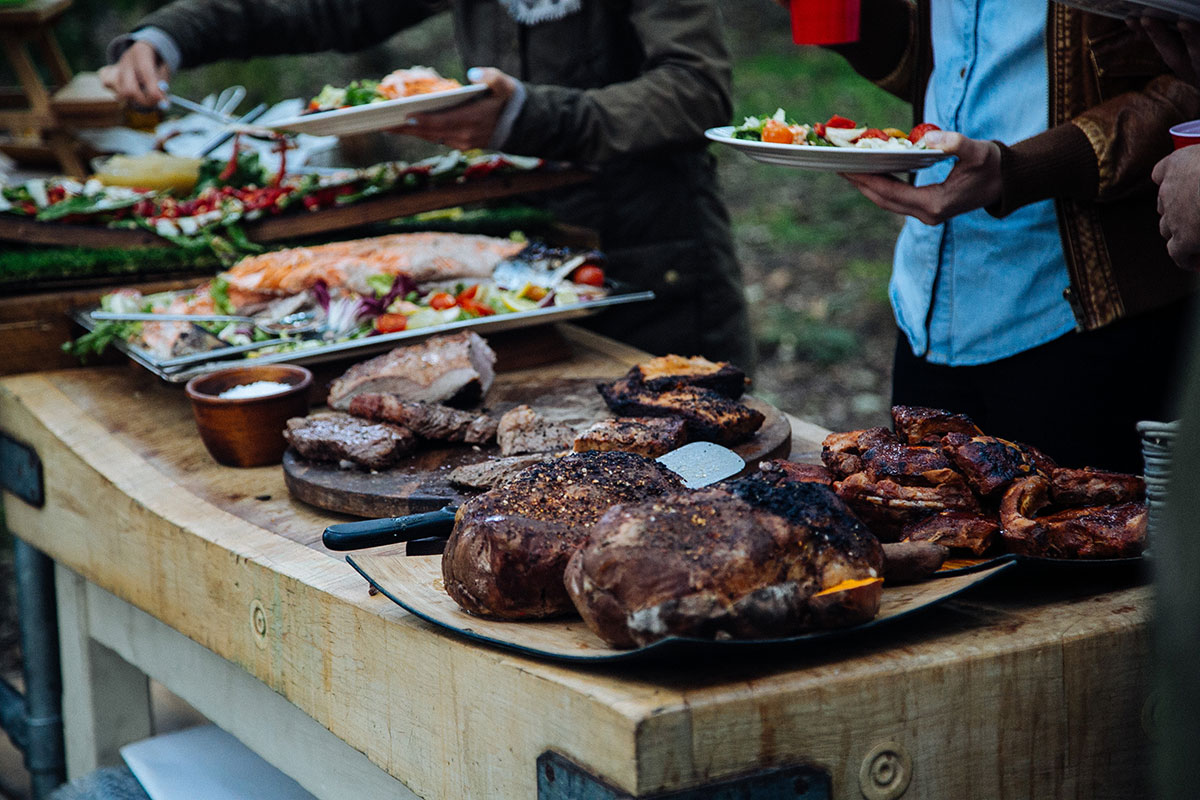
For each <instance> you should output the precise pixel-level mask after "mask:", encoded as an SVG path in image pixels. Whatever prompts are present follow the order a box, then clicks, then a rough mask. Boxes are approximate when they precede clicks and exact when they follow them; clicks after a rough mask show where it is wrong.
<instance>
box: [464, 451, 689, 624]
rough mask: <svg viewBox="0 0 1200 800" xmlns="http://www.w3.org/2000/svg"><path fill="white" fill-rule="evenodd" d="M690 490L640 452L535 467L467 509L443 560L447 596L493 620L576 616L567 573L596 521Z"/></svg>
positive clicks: (591, 455)
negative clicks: (624, 506) (623, 506)
mask: <svg viewBox="0 0 1200 800" xmlns="http://www.w3.org/2000/svg"><path fill="white" fill-rule="evenodd" d="M682 489H683V484H682V483H681V482H680V480H679V477H678V476H677V475H676V474H675V473H673V472H671V470H669V469H667V468H666V467H664V466H663V465H662V464H659V463H658V462H657V461H654V460H653V459H648V458H643V457H642V456H638V455H634V454H633V453H622V452H609V453H604V452H590V453H573V454H571V455H568V456H566V457H564V458H560V459H553V460H550V461H545V462H542V463H539V464H535V465H533V466H531V467H528V468H526V469H525V470H523V471H522V472H520V473H519V474H518V475H517V476H516V477H514V478H513V479H512V480H510V481H508V482H507V483H505V484H503V485H501V486H498V487H496V488H495V489H492V490H490V491H487V492H485V493H483V494H481V495H479V496H477V497H473V498H471V499H470V500H468V501H467V502H465V503H463V505H462V506H460V507H459V510H458V514H457V517H456V519H455V522H454V530H453V531H452V532H451V534H450V539H449V541H448V542H447V543H446V550H445V553H444V554H443V556H442V576H443V578H444V580H445V584H446V591H447V592H448V593H449V595H450V596H451V597H452V598H453V599H454V601H455V602H457V603H458V604H459V605H460V606H461V607H462V608H463V609H464V610H466V611H468V612H470V613H472V614H478V615H480V616H485V617H495V618H498V619H537V618H541V617H550V616H555V615H558V614H563V613H566V612H569V611H571V610H572V608H573V606H572V604H571V600H570V598H569V597H568V596H567V591H566V589H565V587H564V586H563V570H565V569H566V566H567V560H568V559H569V558H570V557H571V555H572V554H573V553H574V552H575V551H576V550H577V549H578V548H579V547H580V546H581V545H582V544H583V543H584V542H585V541H586V540H587V537H588V535H589V533H590V531H591V529H592V526H593V525H594V524H595V523H596V520H598V519H600V517H601V516H602V515H603V514H604V512H606V511H607V510H608V509H609V508H611V507H612V506H614V505H617V504H618V503H631V502H639V501H641V500H645V499H647V498H650V497H656V496H658V495H662V494H665V493H667V492H674V491H680V490H682Z"/></svg>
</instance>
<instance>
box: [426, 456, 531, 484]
mask: <svg viewBox="0 0 1200 800" xmlns="http://www.w3.org/2000/svg"><path fill="white" fill-rule="evenodd" d="M547 458H550V456H548V455H546V454H545V453H533V454H531V455H525V456H506V457H502V458H489V459H487V460H486V461H480V462H479V463H477V464H464V465H463V466H461V467H455V468H454V469H452V470H450V475H449V480H450V483H452V484H453V485H455V486H457V487H459V488H461V489H492V488H495V487H497V486H499V485H501V484H503V483H507V482H508V481H509V480H511V479H512V478H514V477H516V476H517V474H518V473H519V472H520V471H521V470H523V469H525V468H526V467H531V466H533V465H534V464H537V463H539V462H542V461H545V460H546V459H547Z"/></svg>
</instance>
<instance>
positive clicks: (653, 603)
mask: <svg viewBox="0 0 1200 800" xmlns="http://www.w3.org/2000/svg"><path fill="white" fill-rule="evenodd" d="M882 567H883V556H882V551H881V549H880V546H879V543H878V542H877V541H876V540H875V538H874V537H873V536H871V534H870V533H868V532H867V530H866V529H865V528H864V527H863V525H862V523H860V522H859V521H858V520H856V519H855V518H854V516H853V515H852V514H850V513H849V511H848V510H847V509H846V507H845V506H844V505H843V504H842V503H841V502H840V501H839V500H838V499H837V497H836V496H835V495H834V494H833V493H832V492H831V491H830V490H829V489H827V488H825V487H823V486H820V485H817V484H811V483H797V484H788V485H786V486H782V487H776V486H770V485H768V484H767V483H765V482H763V481H760V480H756V479H744V480H742V481H736V482H734V483H732V484H729V486H728V487H727V488H710V489H704V490H701V491H698V492H689V493H675V494H669V495H666V496H663V497H659V498H654V499H650V500H646V501H643V502H640V503H630V504H625V505H620V506H616V507H614V508H612V509H610V510H609V511H608V512H607V513H606V514H605V515H604V516H603V517H602V518H601V519H600V521H599V522H598V523H597V524H596V525H595V527H594V528H593V529H592V536H591V538H590V540H589V541H588V542H587V544H585V545H584V546H583V547H582V548H581V549H580V550H579V551H578V552H577V553H575V555H573V556H572V557H571V561H570V563H569V565H568V567H567V571H566V575H565V583H566V586H567V591H568V592H569V593H570V595H571V599H572V600H573V601H574V603H575V607H576V608H577V609H578V610H579V613H580V614H581V615H582V616H583V619H584V622H586V623H587V625H588V627H589V628H590V629H591V630H592V631H593V632H594V633H596V635H598V636H599V637H600V638H602V639H603V640H604V641H606V642H607V643H609V644H610V645H612V646H615V647H633V646H635V645H646V644H649V643H651V642H654V641H657V640H659V639H662V638H663V637H666V636H696V637H702V638H725V637H734V638H768V637H781V636H788V635H791V634H794V633H797V632H800V631H803V630H805V629H808V628H810V627H817V626H822V625H823V624H825V623H829V622H837V623H841V624H853V623H855V622H861V621H863V620H865V619H870V618H871V617H873V616H874V615H875V613H876V612H877V610H878V600H879V593H878V584H877V583H875V584H873V585H872V586H871V587H869V588H870V589H871V591H870V592H869V593H868V595H867V596H866V598H865V599H866V601H867V602H862V603H844V604H841V605H839V606H838V607H837V613H833V610H832V609H831V608H829V607H826V606H825V605H824V604H822V603H821V602H818V598H817V597H816V595H817V593H818V592H820V591H822V590H824V589H828V588H830V587H832V586H834V585H836V584H838V583H840V582H842V581H844V580H854V579H864V578H865V579H871V578H876V577H878V576H880V575H881V574H882Z"/></svg>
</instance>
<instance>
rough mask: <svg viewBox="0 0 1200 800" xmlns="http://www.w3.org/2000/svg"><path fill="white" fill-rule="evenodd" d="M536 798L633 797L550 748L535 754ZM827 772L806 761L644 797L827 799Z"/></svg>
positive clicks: (617, 799) (623, 799) (619, 799)
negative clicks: (536, 756)
mask: <svg viewBox="0 0 1200 800" xmlns="http://www.w3.org/2000/svg"><path fill="white" fill-rule="evenodd" d="M537 787H538V793H537V796H538V800H634V796H633V795H631V794H628V793H627V792H623V791H621V790H620V789H616V788H614V787H613V786H612V785H610V784H608V783H606V782H605V781H603V780H602V779H600V778H598V777H596V776H595V775H592V774H591V773H590V772H588V771H587V770H585V769H584V768H583V767H580V766H579V765H578V764H576V763H574V762H573V761H571V760H569V759H567V758H566V757H564V756H562V755H559V754H558V753H555V752H553V751H547V752H545V753H542V754H541V755H540V756H538V760H537ZM831 797H833V782H832V780H831V779H830V777H829V773H828V772H826V771H825V770H823V769H820V768H818V767H814V766H811V765H808V764H798V765H795V766H790V767H780V768H777V769H768V770H760V771H757V772H751V773H748V774H745V775H739V776H737V777H735V778H728V779H726V780H722V781H716V782H714V783H709V784H705V785H704V786H697V787H695V788H693V789H682V790H680V791H675V792H666V793H663V794H654V795H642V798H643V800H767V798H770V800H830V798H831Z"/></svg>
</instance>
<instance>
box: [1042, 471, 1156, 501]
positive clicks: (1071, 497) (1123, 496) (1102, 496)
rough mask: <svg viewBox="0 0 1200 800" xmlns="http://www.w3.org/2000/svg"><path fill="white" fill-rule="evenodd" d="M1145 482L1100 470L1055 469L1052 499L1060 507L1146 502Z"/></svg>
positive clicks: (1051, 475)
mask: <svg viewBox="0 0 1200 800" xmlns="http://www.w3.org/2000/svg"><path fill="white" fill-rule="evenodd" d="M1145 496H1146V482H1145V481H1143V480H1142V479H1141V478H1139V477H1138V476H1137V475H1124V474H1122V473H1119V472H1104V471H1102V470H1098V469H1089V468H1087V467H1085V468H1083V469H1056V470H1054V471H1053V472H1052V473H1051V474H1050V498H1051V499H1052V500H1053V501H1054V504H1055V505H1058V506H1099V505H1115V504H1118V503H1132V502H1136V501H1139V500H1142V499H1144V498H1145Z"/></svg>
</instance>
